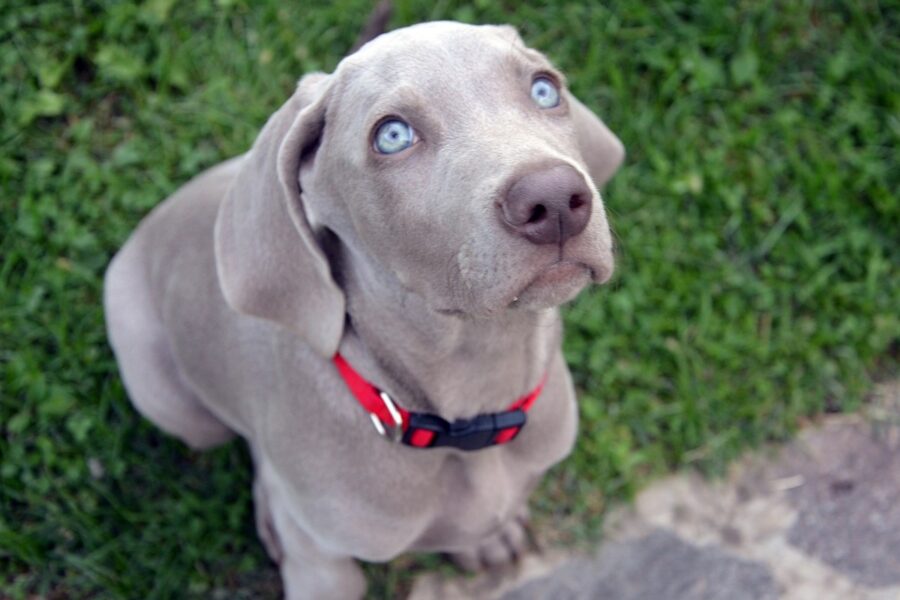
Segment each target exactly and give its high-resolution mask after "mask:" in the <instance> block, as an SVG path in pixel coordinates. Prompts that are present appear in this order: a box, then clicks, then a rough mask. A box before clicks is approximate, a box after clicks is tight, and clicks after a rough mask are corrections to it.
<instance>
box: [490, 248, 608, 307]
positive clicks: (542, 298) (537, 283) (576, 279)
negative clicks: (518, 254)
mask: <svg viewBox="0 0 900 600" xmlns="http://www.w3.org/2000/svg"><path fill="white" fill-rule="evenodd" d="M592 280H597V277H596V276H595V272H594V269H592V268H591V267H589V266H588V265H586V264H585V263H582V262H578V261H574V260H568V259H561V260H557V261H555V262H553V263H550V264H549V265H547V266H545V267H543V268H542V269H540V270H539V271H538V272H537V274H536V275H535V276H534V277H532V278H531V280H530V281H528V282H527V283H526V284H525V285H524V286H523V287H522V288H521V289H520V290H519V291H518V292H517V293H515V294H514V295H513V296H512V297H511V298H510V299H509V302H508V303H507V306H508V307H510V308H519V307H523V308H549V307H551V306H558V305H560V304H563V303H565V302H568V301H569V300H571V299H572V298H574V297H575V296H576V295H577V294H578V292H580V291H581V290H582V289H583V288H584V286H586V285H587V284H588V283H590V282H591V281H592Z"/></svg>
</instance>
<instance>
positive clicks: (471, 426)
mask: <svg viewBox="0 0 900 600" xmlns="http://www.w3.org/2000/svg"><path fill="white" fill-rule="evenodd" d="M526 420H527V416H526V415H525V411H523V410H522V409H520V408H517V409H516V410H508V411H506V412H502V413H491V414H487V415H478V416H477V417H473V418H471V419H457V420H456V421H453V422H452V423H450V422H449V421H447V420H446V419H442V418H441V417H439V416H437V415H429V414H425V413H410V414H409V427H408V428H407V429H406V433H405V434H404V436H403V443H404V444H407V445H412V444H411V443H410V439H411V438H412V434H413V432H415V431H416V430H417V429H427V430H428V431H433V432H434V438H433V439H432V440H431V444H429V445H428V447H429V448H437V447H440V446H449V447H452V448H458V449H459V450H481V449H482V448H487V447H489V446H493V445H494V443H495V442H494V438H495V437H496V436H497V433H499V432H500V431H503V430H504V429H509V428H511V427H516V428H518V430H521V428H522V427H523V426H524V425H525V421H526ZM516 434H517V435H518V431H517V432H516ZM513 437H515V436H513ZM511 439H512V438H511Z"/></svg>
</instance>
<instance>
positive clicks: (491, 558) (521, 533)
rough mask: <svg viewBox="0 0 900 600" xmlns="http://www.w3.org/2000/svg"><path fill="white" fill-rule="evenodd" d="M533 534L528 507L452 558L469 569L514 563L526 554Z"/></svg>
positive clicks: (451, 556) (476, 569) (452, 555)
mask: <svg viewBox="0 0 900 600" xmlns="http://www.w3.org/2000/svg"><path fill="white" fill-rule="evenodd" d="M531 540H532V536H531V534H530V531H529V529H528V509H527V508H526V509H523V510H522V511H520V512H519V513H518V514H516V516H514V517H513V518H512V519H510V520H509V521H507V522H506V523H505V524H504V525H503V526H502V527H500V529H499V530H497V531H495V532H494V533H492V534H491V535H489V536H487V537H486V538H484V539H483V540H482V541H481V543H480V544H478V545H477V546H475V547H473V548H471V549H470V550H466V551H463V552H455V553H453V554H451V555H450V558H451V559H452V560H453V562H455V563H456V564H457V565H459V566H460V567H462V568H463V569H467V570H469V571H478V570H481V569H491V568H496V567H502V566H504V565H508V564H511V563H514V562H516V561H518V560H519V557H520V556H522V555H523V554H525V552H526V551H527V550H528V547H529V545H530V544H531Z"/></svg>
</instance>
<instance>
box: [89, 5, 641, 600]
mask: <svg viewBox="0 0 900 600" xmlns="http://www.w3.org/2000/svg"><path fill="white" fill-rule="evenodd" d="M540 72H549V73H555V71H554V70H553V68H552V67H551V65H550V64H549V63H548V62H547V60H546V59H545V58H544V57H543V56H542V55H541V54H539V53H538V52H535V51H534V50H530V49H528V48H526V47H525V46H524V45H523V44H522V42H521V40H520V39H519V37H518V35H517V34H516V33H515V31H514V30H513V29H512V28H509V27H492V26H483V27H475V26H469V25H461V24H456V23H447V22H442V23H428V24H423V25H418V26H414V27H409V28H406V29H401V30H397V31H394V32H392V33H389V34H386V35H383V36H380V37H378V38H377V39H376V40H374V41H372V42H370V43H369V44H366V45H365V46H363V48H362V49H360V50H359V51H358V52H356V53H355V54H353V55H351V56H349V57H348V58H346V59H344V60H343V61H342V62H341V63H340V64H339V65H338V67H337V68H336V69H335V72H334V73H333V74H330V75H325V74H312V75H307V76H306V77H304V78H303V79H302V80H301V81H300V83H299V85H298V87H297V91H296V92H295V94H294V95H293V96H292V97H291V98H290V99H289V100H288V102H287V103H286V104H285V105H284V106H283V107H282V108H281V109H280V110H279V111H278V112H276V113H275V114H274V115H273V116H272V118H271V119H270V120H269V122H268V123H267V124H266V126H265V128H264V129H263V131H262V132H261V133H260V135H259V137H258V139H257V140H256V142H255V144H254V145H253V148H252V149H251V151H250V152H249V153H248V154H245V155H243V156H241V157H237V158H235V159H232V160H230V161H227V162H225V163H222V164H221V165H219V166H216V167H214V168H212V169H210V170H209V171H207V172H205V173H202V174H201V175H199V176H198V177H197V178H195V179H194V180H192V181H191V182H189V183H188V184H186V185H185V186H184V187H182V188H181V189H180V190H178V191H177V192H175V194H173V195H172V197H170V198H169V199H167V200H166V201H165V202H164V203H162V204H161V205H160V206H158V207H157V208H156V209H155V210H154V211H153V212H152V213H151V214H150V215H149V216H148V217H147V218H146V219H144V221H143V222H142V223H141V224H140V226H139V227H138V228H137V230H136V231H135V233H134V234H133V235H132V236H131V238H130V239H129V240H128V242H127V243H126V245H125V246H124V247H123V248H122V250H121V251H120V252H119V253H118V254H117V255H116V257H115V258H114V259H113V261H112V263H111V265H110V268H109V270H108V272H107V276H106V290H105V306H106V314H107V321H108V329H109V337H110V340H111V344H112V346H113V349H114V350H115V353H116V357H117V359H118V361H119V364H120V368H121V371H122V376H123V379H124V381H125V385H126V388H127V390H128V393H129V396H130V397H131V400H132V401H133V403H134V405H135V406H136V407H137V408H138V410H139V411H141V413H142V414H144V415H145V416H147V417H148V418H149V419H151V420H152V421H154V422H155V423H157V424H158V425H159V426H160V427H161V428H162V429H164V430H166V431H167V432H169V433H171V434H173V435H175V436H178V437H179V438H180V439H182V440H184V441H185V442H186V443H187V444H189V445H191V446H193V447H195V448H207V447H210V446H214V445H216V444H219V443H222V442H224V441H225V440H227V439H229V438H231V437H232V436H233V435H235V434H237V435H240V436H242V437H244V438H245V439H246V440H247V442H248V444H249V446H250V449H251V452H252V454H253V457H254V463H255V467H256V481H255V484H254V498H255V501H256V510H257V525H258V529H259V532H260V537H261V538H262V539H263V542H264V543H265V545H266V547H267V549H268V551H269V553H270V554H271V556H272V557H273V559H274V560H276V561H277V562H278V563H279V565H280V568H281V573H282V576H283V579H284V583H285V593H286V595H287V597H289V598H332V597H333V598H342V599H344V598H353V597H359V596H361V595H362V594H363V592H364V588H365V581H364V578H363V576H362V573H361V571H360V570H359V568H358V566H357V565H356V564H355V562H354V560H353V559H354V558H359V559H362V560H368V561H385V560H389V559H391V558H393V557H395V556H397V555H398V554H400V553H403V552H408V551H414V550H429V551H445V552H449V553H451V554H453V555H454V556H455V557H456V558H457V559H458V560H459V561H460V562H461V563H462V564H465V565H468V566H478V565H492V564H498V563H503V562H506V561H509V560H512V559H514V558H515V556H516V555H517V553H518V552H520V551H521V550H522V547H523V544H524V535H523V529H522V528H523V524H524V521H525V518H526V514H527V508H526V503H527V497H528V494H529V493H530V491H531V490H532V489H533V487H534V486H535V485H536V483H537V482H538V480H539V478H540V477H541V475H542V474H543V472H544V471H545V470H546V469H547V468H549V467H550V466H551V465H553V464H554V463H556V462H558V461H559V460H561V459H562V458H563V457H565V456H566V455H567V454H568V453H569V451H570V450H571V448H572V445H573V443H574V439H575V430H576V422H577V411H576V405H575V396H574V391H573V388H572V383H571V379H570V376H569V372H568V370H567V368H566V365H565V363H564V361H563V357H562V353H561V351H560V335H561V327H560V320H559V315H558V312H557V309H556V306H557V305H559V304H560V303H562V302H565V301H567V300H569V299H571V298H572V297H574V296H575V295H576V294H577V293H578V291H579V290H581V289H582V288H583V287H584V286H585V285H586V284H588V283H589V282H590V281H591V280H593V281H594V282H598V283H602V282H604V281H606V280H607V279H608V278H609V277H610V275H611V273H612V268H613V258H612V242H611V239H610V233H609V228H608V226H607V222H606V218H605V215H604V210H603V205H602V201H601V199H600V196H599V194H597V193H596V188H595V187H594V185H590V186H589V187H590V189H591V190H592V192H593V194H594V197H593V211H592V213H591V217H590V221H589V222H588V225H587V227H586V229H585V230H584V231H583V232H582V233H580V234H579V235H577V236H576V237H574V238H572V239H570V240H568V241H567V242H566V243H565V244H564V245H562V246H559V245H536V244H532V243H531V242H529V241H527V240H525V239H524V238H522V237H521V236H517V235H515V234H514V233H512V232H510V231H509V230H508V229H507V228H504V227H503V226H502V223H501V222H500V220H499V219H498V218H497V211H496V208H497V202H500V201H502V198H503V194H504V190H506V189H508V188H509V185H510V182H511V181H514V180H515V178H516V177H520V176H521V175H522V174H523V173H524V172H528V171H529V170H533V169H536V168H542V167H543V166H545V165H548V164H560V163H564V164H568V165H571V166H572V167H573V168H575V169H576V170H577V171H578V172H579V173H581V174H582V175H583V176H584V177H585V178H586V179H590V178H592V179H593V182H594V184H596V185H598V186H599V185H602V184H603V183H604V182H605V181H606V180H607V179H608V178H609V177H610V176H611V175H612V173H613V172H614V171H615V169H616V168H617V167H618V165H619V164H620V162H621V160H622V157H623V150H622V145H621V143H620V142H619V141H618V139H616V137H615V136H614V135H613V134H612V133H611V132H610V131H609V129H607V128H606V126H605V125H604V124H603V123H602V122H601V121H600V120H599V119H597V117H596V116H594V115H593V114H592V113H591V112H590V111H589V110H588V109H586V108H585V107H584V106H583V105H582V104H581V103H579V102H578V101H577V100H576V99H575V98H574V97H573V96H572V95H571V94H569V93H568V92H564V102H563V104H562V106H561V107H559V108H558V109H553V110H552V111H542V110H541V109H539V108H537V107H536V106H535V105H534V104H533V103H532V101H531V99H530V95H529V90H530V84H531V81H532V78H533V77H534V76H535V74H536V73H540ZM560 77H561V76H560ZM385 115H400V116H403V117H404V118H405V119H407V120H408V121H409V122H411V123H412V124H413V126H414V127H416V129H417V131H418V132H419V134H420V136H421V142H420V143H419V144H417V145H416V146H414V147H413V148H412V149H411V150H410V151H408V152H405V153H403V154H402V155H398V156H384V155H378V154H376V153H374V152H373V151H372V146H371V137H370V135H371V134H370V132H371V130H372V128H373V126H374V125H375V124H376V123H377V121H378V119H380V118H382V117H383V116H385ZM336 349H339V350H340V352H341V353H342V354H343V355H344V356H345V357H346V358H347V360H348V361H349V362H350V363H351V364H352V365H354V367H355V368H356V369H357V370H358V371H359V372H360V373H362V374H363V375H364V376H365V377H366V378H368V379H369V380H370V381H372V382H374V383H376V385H378V386H379V387H381V388H382V389H384V390H386V391H387V392H389V393H390V394H391V395H392V396H393V397H394V398H396V399H397V400H398V402H399V403H400V404H401V405H403V406H404V407H406V408H408V409H410V410H420V411H428V412H433V413H437V414H440V415H441V416H443V417H444V418H446V419H448V420H453V419H456V418H464V417H470V416H473V415H475V414H478V413H484V412H495V411H502V410H505V409H506V407H507V406H508V405H509V404H510V403H511V402H513V401H514V400H516V399H517V398H519V397H520V396H522V395H523V394H525V393H527V392H528V391H529V390H531V389H532V388H534V387H535V385H536V384H537V383H538V381H539V380H540V379H541V377H542V376H543V375H544V374H545V373H546V374H548V380H547V384H546V387H545V391H544V392H543V393H542V395H541V396H540V398H538V400H537V402H536V403H535V405H534V408H533V409H532V410H531V412H530V413H529V415H528V425H527V426H526V427H525V428H524V429H523V431H522V432H521V434H520V435H519V436H518V437H517V438H516V439H515V440H514V441H512V442H511V443H509V444H506V445H504V446H498V447H493V448H488V449H485V450H481V451H477V452H471V453H462V452H460V451H457V450H453V449H430V450H419V449H412V448H408V447H405V446H401V445H395V444H392V443H390V442H389V441H387V440H386V439H384V438H381V437H379V436H378V435H377V434H376V433H375V431H374V429H373V428H372V425H371V423H370V421H369V417H368V415H367V414H366V413H365V412H364V411H363V409H362V408H361V407H360V406H359V404H358V403H357V402H356V400H355V399H354V398H353V397H352V396H351V395H350V393H349V392H348V391H347V389H346V386H345V384H344V382H343V380H342V379H341V378H340V377H339V375H338V373H337V372H336V370H335V368H334V367H333V366H332V363H331V360H330V359H331V356H332V354H333V353H334V351H335V350H336Z"/></svg>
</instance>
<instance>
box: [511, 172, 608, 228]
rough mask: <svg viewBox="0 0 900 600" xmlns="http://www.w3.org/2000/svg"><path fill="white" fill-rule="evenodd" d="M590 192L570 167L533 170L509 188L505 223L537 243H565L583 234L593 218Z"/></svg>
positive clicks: (583, 181)
mask: <svg viewBox="0 0 900 600" xmlns="http://www.w3.org/2000/svg"><path fill="white" fill-rule="evenodd" d="M591 196H592V194H591V189H590V188H589V187H588V185H587V182H586V181H585V180H584V177H583V176H582V175H581V174H580V173H579V172H578V171H576V170H575V169H574V168H572V167H571V166H569V165H556V166H553V167H550V168H544V169H541V170H539V171H533V172H531V173H528V174H526V175H524V176H523V177H521V178H519V180H518V181H515V182H514V183H513V184H512V186H510V188H509V191H508V192H507V193H506V198H505V199H504V201H503V202H502V203H501V205H500V206H501V209H502V212H503V220H504V221H505V222H506V224H507V225H509V226H510V227H511V228H512V229H513V230H514V231H515V232H516V233H518V234H519V235H521V236H523V237H525V238H526V239H527V240H529V241H531V242H533V243H535V244H562V243H564V242H565V241H566V240H568V239H569V238H571V237H573V236H576V235H578V234H579V233H581V232H582V231H584V228H585V226H587V223H588V220H589V219H590V218H591Z"/></svg>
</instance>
